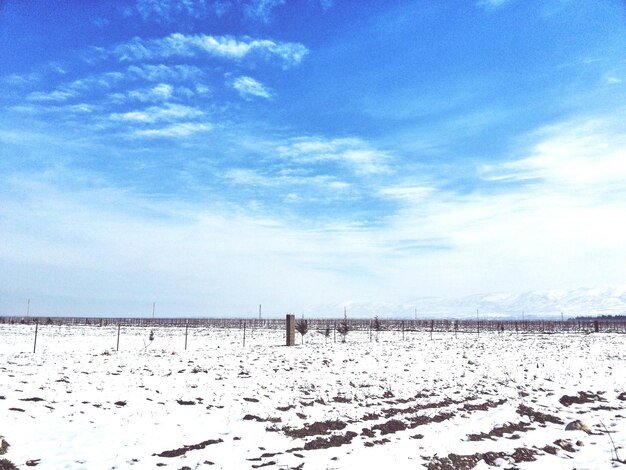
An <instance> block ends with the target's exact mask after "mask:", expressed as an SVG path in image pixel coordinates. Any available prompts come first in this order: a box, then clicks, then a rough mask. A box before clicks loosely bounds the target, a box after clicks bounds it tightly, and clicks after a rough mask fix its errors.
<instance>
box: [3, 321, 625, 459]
mask: <svg viewBox="0 0 626 470" xmlns="http://www.w3.org/2000/svg"><path fill="white" fill-rule="evenodd" d="M116 335H117V328H116V327H102V328H98V327H71V328H70V327H63V326H44V325H41V326H40V327H39V337H38V343H37V352H36V353H35V354H33V352H32V348H33V337H34V327H33V326H23V325H0V337H1V338H2V340H1V341H0V436H3V437H4V439H5V441H6V442H7V443H8V444H9V445H10V446H9V447H8V451H7V452H6V454H5V455H2V456H0V461H1V459H2V458H6V459H8V460H9V461H11V462H13V463H14V464H15V465H17V466H18V467H19V468H24V467H25V466H27V465H36V467H37V468H38V469H55V470H56V469H62V468H71V469H113V468H117V469H122V468H136V469H138V468H154V467H166V468H172V469H181V468H191V469H195V468H224V469H246V468H269V469H287V468H289V469H295V468H304V469H339V468H341V469H362V468H380V467H383V466H384V467H387V468H394V469H419V468H429V469H432V470H434V469H465V468H467V469H469V468H477V469H485V468H492V466H494V467H497V466H500V467H502V468H519V469H531V468H532V469H548V468H549V469H569V470H571V469H574V468H575V469H578V470H581V469H593V470H597V469H602V468H611V467H612V466H616V467H618V468H625V469H626V465H623V464H620V463H617V462H614V461H612V457H614V456H615V454H614V450H613V449H614V446H613V444H612V441H613V442H614V444H615V447H617V452H618V454H619V456H620V457H621V458H622V459H626V449H625V448H623V446H625V445H626V419H625V418H624V417H625V416H626V335H614V334H590V335H564V334H554V335H537V334H535V335H515V334H498V333H493V334H481V335H480V337H477V336H476V335H473V334H459V335H458V337H455V336H454V334H445V335H443V334H439V335H437V334H435V335H434V337H433V339H432V340H431V339H430V334H429V333H409V332H407V333H406V334H405V340H404V341H403V340H402V336H401V333H399V332H381V333H380V338H379V339H380V341H379V342H376V341H375V337H374V338H373V339H372V341H371V342H370V337H369V334H368V333H367V332H350V333H349V334H348V337H347V343H345V344H344V343H341V342H339V337H338V338H337V343H334V342H333V337H332V333H331V337H330V339H326V338H324V336H323V335H321V334H318V333H316V332H310V333H309V334H308V335H307V336H306V344H305V345H303V346H297V347H293V348H287V347H285V346H283V343H284V333H283V332H281V331H267V330H264V331H250V330H248V331H247V332H246V345H245V347H244V346H243V344H242V339H243V337H242V331H241V330H219V329H195V330H193V331H192V330H190V331H189V338H188V349H187V350H184V344H185V338H184V330H181V329H178V328H162V329H157V330H155V331H154V340H153V341H152V342H150V341H149V339H148V336H149V330H147V329H144V328H122V334H121V338H120V350H119V352H116V351H115V348H116ZM299 339H300V337H299V336H298V340H299ZM581 392H583V393H581ZM576 402H581V403H576ZM574 420H580V421H582V422H583V423H584V425H586V426H587V427H588V429H587V430H566V429H565V428H566V425H567V424H569V423H570V422H572V421H574ZM611 439H612V441H611ZM451 454H454V455H451ZM0 468H1V466H0Z"/></svg>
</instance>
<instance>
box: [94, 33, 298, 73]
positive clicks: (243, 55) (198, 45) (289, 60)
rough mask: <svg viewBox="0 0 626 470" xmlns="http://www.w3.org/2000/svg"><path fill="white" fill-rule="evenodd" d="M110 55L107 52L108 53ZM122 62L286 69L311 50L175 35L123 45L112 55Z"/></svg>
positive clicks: (228, 38)
mask: <svg viewBox="0 0 626 470" xmlns="http://www.w3.org/2000/svg"><path fill="white" fill-rule="evenodd" d="M105 52H106V51H105ZM110 53H111V54H113V55H114V56H115V57H117V58H118V59H119V60H120V61H131V62H134V61H146V60H154V59H167V58H170V57H185V58H189V57H198V56H210V57H216V58H223V59H228V60H236V61H240V60H243V59H247V58H249V59H253V58H257V59H264V60H278V61H279V62H280V63H281V64H282V65H283V67H291V66H295V65H297V64H299V63H300V62H301V61H302V59H303V58H304V57H305V56H306V54H307V53H308V49H307V48H306V47H305V46H304V45H302V44H299V43H291V42H288V43H285V42H276V41H272V40H269V39H252V38H248V37H244V38H240V39H237V38H234V37H231V36H210V35H205V34H199V35H184V34H181V33H173V34H171V35H169V36H167V37H164V38H161V39H152V40H142V39H140V38H134V39H133V40H132V41H131V42H128V43H125V44H119V45H117V46H115V47H113V49H112V50H111V51H110Z"/></svg>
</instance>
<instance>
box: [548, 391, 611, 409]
mask: <svg viewBox="0 0 626 470" xmlns="http://www.w3.org/2000/svg"><path fill="white" fill-rule="evenodd" d="M595 401H606V400H605V399H604V398H602V397H601V396H600V395H599V394H595V393H591V392H578V396H573V397H572V396H569V395H563V396H562V397H561V398H560V400H559V403H561V405H563V406H570V405H574V404H576V405H582V404H583V403H593V402H595Z"/></svg>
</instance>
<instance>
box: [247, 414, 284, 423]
mask: <svg viewBox="0 0 626 470" xmlns="http://www.w3.org/2000/svg"><path fill="white" fill-rule="evenodd" d="M243 420H244V421H257V422H259V423H280V422H282V419H281V418H279V417H276V418H271V417H268V418H261V417H260V416H257V415H245V416H244V417H243Z"/></svg>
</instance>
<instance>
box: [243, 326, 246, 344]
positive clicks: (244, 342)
mask: <svg viewBox="0 0 626 470" xmlns="http://www.w3.org/2000/svg"><path fill="white" fill-rule="evenodd" d="M243 347H244V348H245V347H246V321H245V320H244V321H243Z"/></svg>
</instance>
